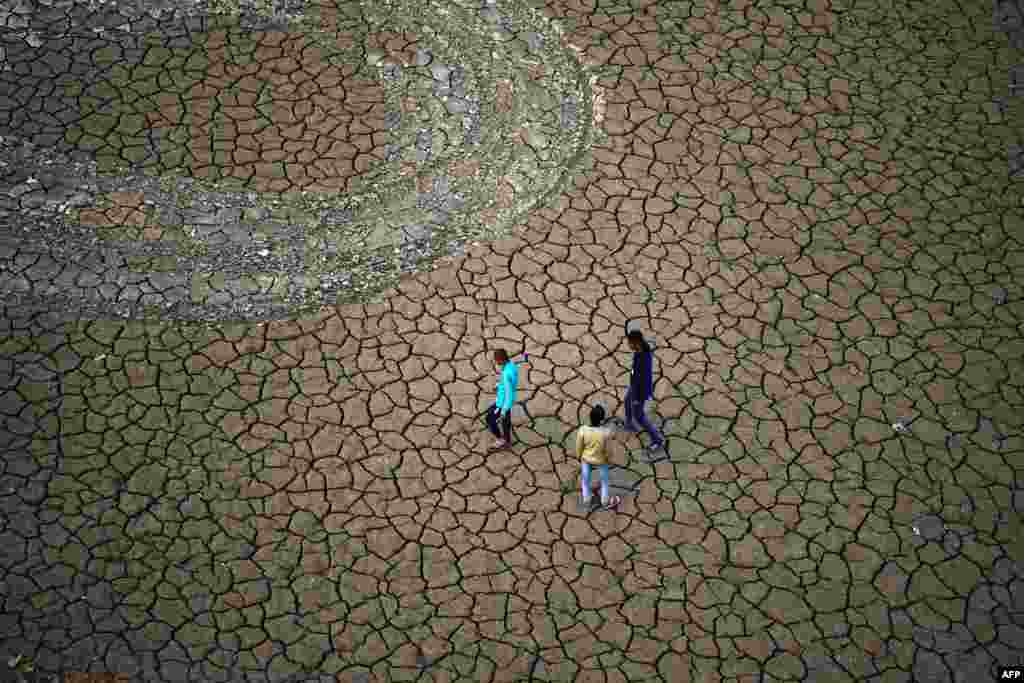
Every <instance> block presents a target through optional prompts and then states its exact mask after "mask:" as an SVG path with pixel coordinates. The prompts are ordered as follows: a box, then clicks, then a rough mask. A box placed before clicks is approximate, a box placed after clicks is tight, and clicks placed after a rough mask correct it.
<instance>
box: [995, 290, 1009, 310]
mask: <svg viewBox="0 0 1024 683" xmlns="http://www.w3.org/2000/svg"><path fill="white" fill-rule="evenodd" d="M1008 296H1009V293H1008V292H1007V291H1006V288H1004V287H996V288H995V289H994V290H993V291H992V303H994V304H995V305H996V306H1002V305H1003V304H1005V303H1006V300H1007V298H1008Z"/></svg>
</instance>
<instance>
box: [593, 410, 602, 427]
mask: <svg viewBox="0 0 1024 683" xmlns="http://www.w3.org/2000/svg"><path fill="white" fill-rule="evenodd" d="M602 422H604V408H603V407H601V406H594V407H593V408H591V409H590V426H591V427H600V426H601V423H602Z"/></svg>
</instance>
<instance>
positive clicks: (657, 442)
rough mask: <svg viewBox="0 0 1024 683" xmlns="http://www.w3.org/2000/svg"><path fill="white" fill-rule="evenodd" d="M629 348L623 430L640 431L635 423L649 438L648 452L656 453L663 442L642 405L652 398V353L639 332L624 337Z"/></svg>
mask: <svg viewBox="0 0 1024 683" xmlns="http://www.w3.org/2000/svg"><path fill="white" fill-rule="evenodd" d="M626 340H627V342H628V343H629V348H631V349H633V371H632V372H631V373H630V376H629V389H628V390H627V391H626V420H625V425H624V429H625V430H626V431H629V432H637V431H640V430H639V429H637V426H636V422H639V423H640V426H641V427H643V428H644V431H646V432H647V434H648V435H649V436H650V437H651V443H650V445H649V446H648V449H649V450H652V451H656V450H658V449H660V448H662V447H664V445H665V440H664V438H663V437H662V435H661V434H659V433H658V430H657V429H655V428H654V425H652V424H651V421H650V420H648V419H647V414H646V413H645V412H644V403H646V402H647V399H649V398H651V397H652V394H653V390H654V374H653V370H654V352H653V351H652V350H651V345H650V344H648V343H647V341H646V340H645V339H644V335H643V334H642V333H641V332H640V331H639V330H632V331H630V332H629V334H627V335H626Z"/></svg>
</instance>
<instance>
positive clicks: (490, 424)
mask: <svg viewBox="0 0 1024 683" xmlns="http://www.w3.org/2000/svg"><path fill="white" fill-rule="evenodd" d="M487 428H488V429H490V430H491V434H494V436H496V437H498V438H499V439H504V440H505V441H508V442H509V443H511V442H512V411H511V410H510V411H508V412H507V413H505V417H504V418H503V419H502V421H501V430H502V431H501V432H499V431H498V406H491V407H490V408H488V409H487ZM502 432H504V434H503V433H502Z"/></svg>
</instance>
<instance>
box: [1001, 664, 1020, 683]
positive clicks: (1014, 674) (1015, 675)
mask: <svg viewBox="0 0 1024 683" xmlns="http://www.w3.org/2000/svg"><path fill="white" fill-rule="evenodd" d="M996 680H999V681H1024V666H1001V667H999V675H998V676H997V678H996Z"/></svg>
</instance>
